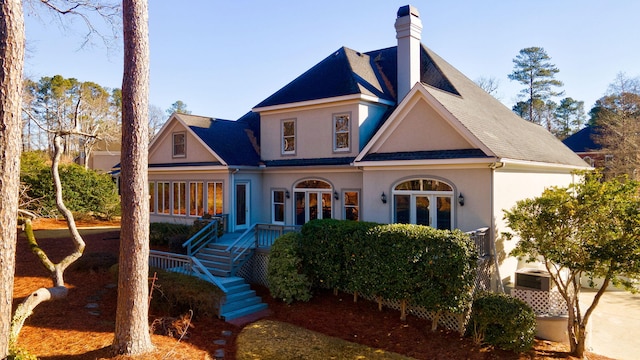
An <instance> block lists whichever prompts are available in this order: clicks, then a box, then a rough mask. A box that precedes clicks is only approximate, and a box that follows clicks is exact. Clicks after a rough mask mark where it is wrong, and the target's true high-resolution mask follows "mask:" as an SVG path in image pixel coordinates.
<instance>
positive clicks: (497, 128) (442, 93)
mask: <svg viewBox="0 0 640 360" xmlns="http://www.w3.org/2000/svg"><path fill="white" fill-rule="evenodd" d="M423 48H424V50H425V51H426V53H427V55H428V56H429V58H430V59H432V65H433V66H434V67H435V68H437V69H438V70H439V72H440V74H441V78H443V79H446V80H447V81H448V82H449V83H450V84H451V86H452V87H453V88H454V89H455V90H456V92H457V93H453V92H451V91H447V90H446V89H443V87H442V86H432V85H430V84H428V83H427V84H426V85H425V89H426V90H427V92H429V94H431V95H433V97H434V98H435V99H436V100H437V101H438V102H439V103H440V104H442V106H443V107H444V108H445V109H446V110H447V111H449V112H450V113H451V114H452V115H453V116H454V117H455V118H456V119H457V120H458V121H460V124H461V125H462V126H464V127H465V128H467V129H468V130H469V132H470V133H471V134H473V136H475V137H476V138H477V139H478V140H480V142H482V143H483V144H484V145H485V146H486V147H487V148H488V149H490V150H491V151H492V152H493V154H494V155H495V156H497V157H499V158H506V159H515V160H524V161H536V162H545V163H552V164H560V165H570V166H580V167H584V161H582V159H580V157H578V156H577V155H576V154H575V153H574V152H573V151H571V150H570V149H569V148H567V147H566V146H565V145H564V144H562V142H561V141H559V140H558V139H557V138H556V137H555V136H553V135H552V134H551V133H549V132H548V131H547V130H546V129H544V128H543V127H541V126H539V125H536V124H534V123H531V122H529V121H526V120H524V119H522V118H520V117H519V116H517V115H516V114H514V113H513V112H512V111H511V110H510V109H508V108H507V107H506V106H504V105H503V104H502V103H501V102H500V101H498V100H497V99H495V98H494V97H493V96H491V95H489V94H488V93H487V92H486V91H484V90H483V89H481V88H480V87H479V86H478V85H477V84H475V83H474V82H473V81H471V80H470V79H469V78H467V77H466V76H465V75H463V74H462V73H461V72H459V71H458V70H457V69H455V68H454V67H453V66H451V65H450V64H449V63H447V62H446V61H444V60H443V59H442V58H440V57H439V56H438V55H437V54H436V53H434V52H433V51H431V50H430V49H428V48H426V47H424V46H423Z"/></svg>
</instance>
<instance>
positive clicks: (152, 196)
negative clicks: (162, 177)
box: [149, 182, 156, 213]
mask: <svg viewBox="0 0 640 360" xmlns="http://www.w3.org/2000/svg"><path fill="white" fill-rule="evenodd" d="M149 212H150V213H154V212H156V183H154V182H149Z"/></svg>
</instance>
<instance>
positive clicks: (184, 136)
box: [171, 131, 187, 158]
mask: <svg viewBox="0 0 640 360" xmlns="http://www.w3.org/2000/svg"><path fill="white" fill-rule="evenodd" d="M176 135H182V136H183V139H184V144H183V146H184V153H182V154H176ZM171 153H172V155H173V156H172V157H174V158H184V157H187V132H186V131H177V132H174V133H172V134H171Z"/></svg>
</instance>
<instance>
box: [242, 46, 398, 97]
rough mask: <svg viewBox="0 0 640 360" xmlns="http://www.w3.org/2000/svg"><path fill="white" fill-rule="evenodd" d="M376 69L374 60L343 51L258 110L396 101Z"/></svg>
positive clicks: (306, 74) (295, 81)
mask: <svg viewBox="0 0 640 360" xmlns="http://www.w3.org/2000/svg"><path fill="white" fill-rule="evenodd" d="M373 65H374V63H373V59H372V58H371V56H369V55H367V54H363V53H360V52H357V51H355V50H351V49H348V48H346V47H342V48H340V49H338V50H337V51H335V52H334V53H333V54H331V55H329V56H328V57H327V58H325V59H324V60H322V61H320V62H319V63H318V64H317V65H315V66H313V67H312V68H311V69H309V70H307V71H306V72H305V73H304V74H302V75H300V76H299V77H297V78H296V79H294V80H293V81H291V82H290V83H289V84H287V85H285V86H284V87H283V88H281V89H280V90H278V91H276V92H275V93H274V94H273V95H271V96H269V97H268V98H266V99H265V100H263V101H262V102H260V103H259V104H258V105H256V106H255V107H256V108H260V107H266V106H274V105H282V104H290V103H295V102H300V101H308V100H317V99H325V98H332V97H336V96H343V95H353V94H366V95H371V96H375V97H379V98H381V99H385V100H389V101H395V95H393V94H392V93H391V89H390V88H389V86H388V84H386V83H385V80H386V79H384V78H383V77H381V76H380V75H381V73H380V72H379V71H376V69H375V67H374V66H373ZM394 77H395V75H394Z"/></svg>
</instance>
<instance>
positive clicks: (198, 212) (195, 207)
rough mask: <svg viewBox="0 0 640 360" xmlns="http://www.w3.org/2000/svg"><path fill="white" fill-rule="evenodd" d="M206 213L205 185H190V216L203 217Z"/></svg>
mask: <svg viewBox="0 0 640 360" xmlns="http://www.w3.org/2000/svg"><path fill="white" fill-rule="evenodd" d="M203 213H204V183H202V182H192V183H189V216H202V215H203Z"/></svg>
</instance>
